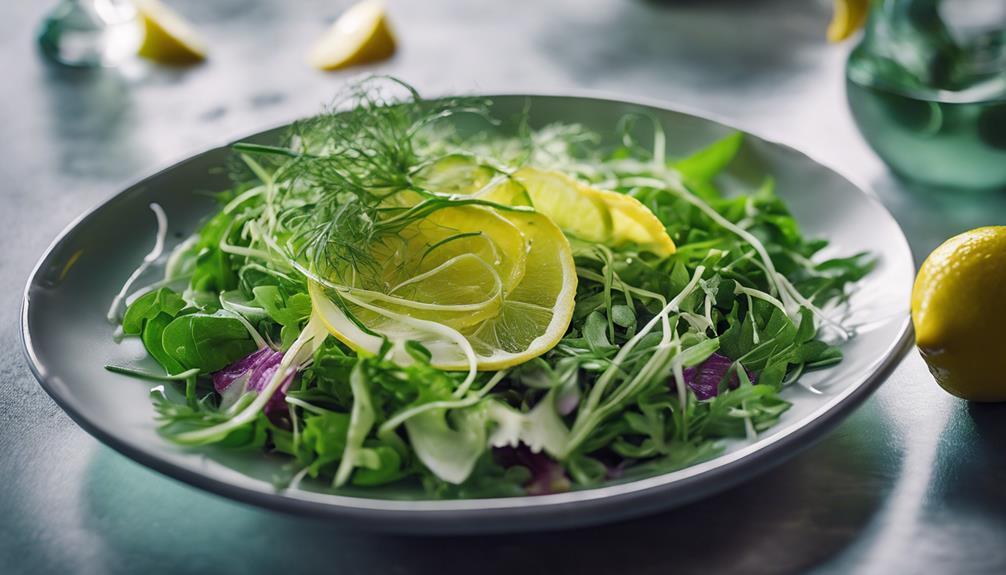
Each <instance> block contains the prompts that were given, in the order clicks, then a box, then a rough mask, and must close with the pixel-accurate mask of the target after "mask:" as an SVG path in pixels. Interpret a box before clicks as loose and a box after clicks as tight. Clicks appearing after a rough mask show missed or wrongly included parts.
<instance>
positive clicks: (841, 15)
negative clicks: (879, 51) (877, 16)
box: [828, 0, 870, 42]
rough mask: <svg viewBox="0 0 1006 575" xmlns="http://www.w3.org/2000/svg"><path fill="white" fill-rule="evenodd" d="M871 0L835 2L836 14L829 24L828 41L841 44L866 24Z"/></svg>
mask: <svg viewBox="0 0 1006 575" xmlns="http://www.w3.org/2000/svg"><path fill="white" fill-rule="evenodd" d="M869 11H870V0H835V13H834V15H833V16H832V18H831V23H830V24H828V41H830V42H841V41H842V40H845V39H846V38H848V37H849V36H852V35H853V34H855V33H856V30H859V28H860V27H861V26H862V25H863V23H864V22H866V16H867V14H869Z"/></svg>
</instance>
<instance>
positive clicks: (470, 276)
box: [309, 206, 576, 370]
mask: <svg viewBox="0 0 1006 575" xmlns="http://www.w3.org/2000/svg"><path fill="white" fill-rule="evenodd" d="M494 218H498V220H499V221H497V222H496V223H492V222H493V221H494ZM430 219H433V220H434V221H428V220H430ZM503 222H505V223H503ZM511 230H516V231H517V232H519V234H520V238H521V246H523V247H522V248H521V249H522V250H523V254H524V255H523V257H522V258H521V261H520V262H513V263H511V264H508V263H507V262H508V258H513V250H512V247H513V242H514V240H513V237H512V231H511ZM410 234H411V237H408V238H407V239H406V240H404V244H403V246H404V248H403V249H404V250H405V251H404V252H397V251H396V253H400V254H401V255H402V256H403V257H402V258H401V259H400V260H395V259H394V258H391V259H388V260H387V261H397V263H398V264H400V265H401V266H402V268H403V269H411V270H421V269H424V268H426V267H429V266H433V267H432V268H431V269H432V270H437V271H436V273H435V274H431V275H430V276H427V278H430V281H426V280H425V279H424V280H420V281H421V283H423V285H422V289H420V290H417V292H416V293H412V294H406V293H404V292H402V290H403V287H402V286H400V285H399V286H394V287H393V288H392V289H391V290H390V291H392V292H396V293H398V292H402V296H403V299H408V298H407V297H405V296H406V295H408V296H409V297H413V298H414V297H417V294H418V293H419V292H421V293H423V296H422V297H423V298H425V299H424V300H423V303H427V302H435V303H436V304H437V305H440V306H442V309H441V310H439V312H438V313H436V314H434V313H427V311H428V310H421V309H418V308H417V307H416V306H415V305H414V303H409V304H407V305H403V304H402V302H397V306H396V305H389V303H390V302H386V301H382V299H381V297H379V296H378V297H375V296H373V293H375V292H376V290H370V291H368V292H367V293H361V292H360V291H359V290H356V289H353V288H346V287H343V288H335V289H331V288H329V289H326V288H325V287H323V286H322V285H320V284H318V283H316V282H311V283H310V286H309V292H310V294H311V300H312V304H313V306H314V309H315V312H316V313H318V315H319V317H320V318H321V319H322V321H323V322H324V323H325V325H326V326H327V327H328V329H329V331H330V332H331V333H332V334H333V335H334V336H336V337H337V338H339V339H340V340H341V341H343V342H344V343H345V344H346V345H348V346H350V347H351V348H353V349H356V350H357V351H362V352H367V353H374V354H376V353H378V352H379V351H380V350H381V347H382V345H383V344H384V338H385V337H386V338H387V340H388V341H390V342H392V343H393V347H392V350H391V355H392V358H393V359H394V360H395V361H398V362H404V363H408V362H409V361H411V358H410V356H409V354H408V350H407V349H406V342H408V341H415V342H418V343H420V344H422V345H423V346H424V347H426V349H427V350H429V351H430V353H431V354H432V356H431V359H430V362H431V364H432V365H434V366H435V367H438V368H440V369H445V370H465V369H469V367H470V365H471V363H470V362H471V361H472V360H473V359H474V361H475V362H476V365H477V367H478V369H482V370H487V369H488V370H494V369H504V368H506V367H510V366H513V365H517V364H520V363H523V362H525V361H528V360H530V359H532V358H534V357H537V356H539V355H541V354H543V353H545V352H546V351H548V350H549V349H551V348H552V347H554V346H555V344H556V343H558V341H559V340H560V339H561V338H562V336H563V335H564V334H565V332H566V329H567V328H568V327H569V322H570V319H571V318H572V315H573V303H574V296H575V294H576V269H575V267H574V264H573V256H572V251H571V249H570V246H569V242H568V241H567V240H566V237H565V236H564V235H563V233H562V231H561V230H560V229H559V228H558V227H557V226H556V225H555V224H554V223H553V222H552V221H551V220H550V219H549V218H548V217H546V216H544V215H542V214H541V213H538V212H534V211H530V210H515V211H502V210H495V209H492V208H485V207H476V206H460V207H451V208H444V209H441V210H438V211H437V212H434V214H433V215H431V216H430V218H427V219H425V220H422V222H420V225H417V226H416V229H415V230H410V231H406V232H405V233H404V234H403V235H410ZM451 237H453V238H458V239H455V240H451V241H446V242H445V241H444V239H447V238H451ZM477 238H481V240H479V239H477ZM486 240H488V241H489V242H490V243H491V244H492V246H493V247H492V249H483V248H480V247H478V246H477V243H476V242H478V241H483V242H485V241H486ZM468 242H471V243H469V244H468V245H467V246H465V244H466V243H468ZM419 244H428V246H427V247H428V248H429V246H434V247H433V249H432V250H428V251H421V250H418V249H416V247H417V246H418V245H419ZM436 244H439V245H436ZM451 244H454V246H453V247H451V248H450V249H448V246H451ZM438 249H444V250H445V253H444V254H441V255H439V256H430V255H426V256H425V257H424V256H423V255H422V254H423V253H426V254H432V253H435V252H436V251H437V250H438ZM451 250H454V251H458V252H463V253H460V254H459V255H452V251H451ZM476 254H478V255H476ZM431 257H434V259H433V260H430V258H431ZM462 257H466V258H476V259H478V260H480V261H481V263H482V264H484V265H485V266H487V267H488V268H491V269H493V270H495V271H496V275H497V277H500V282H501V284H502V283H505V282H504V279H503V278H507V277H511V278H512V277H517V278H518V280H517V281H516V283H515V284H514V285H513V286H512V287H511V288H510V289H509V290H504V292H503V295H502V297H501V299H500V300H499V305H498V307H494V308H492V313H486V314H484V317H482V316H480V317H478V318H477V319H478V321H477V322H465V321H462V320H461V318H452V317H450V316H449V315H444V314H443V313H441V312H449V313H455V312H460V311H461V310H460V308H457V307H454V306H462V305H471V304H472V303H473V302H472V301H470V300H471V299H473V298H474V297H475V295H476V293H478V289H479V287H480V286H481V287H482V288H484V289H485V291H486V292H489V291H490V289H491V288H490V287H489V284H488V283H485V279H478V278H479V277H480V275H479V274H477V273H474V270H475V269H476V267H475V266H474V264H473V265H472V267H470V268H469V267H464V268H462V267H454V266H455V264H453V263H452V262H455V261H458V258H462ZM436 258H440V259H443V258H446V259H445V260H444V261H443V262H440V263H437V261H438V259H436ZM513 267H520V268H521V270H520V273H519V274H516V273H515V272H514V271H513V269H512V268H513ZM408 273H411V272H402V275H403V276H404V275H408ZM424 273H428V272H424ZM433 275H435V276H436V278H435V280H433V279H432V278H433ZM481 277H483V278H484V277H486V276H481ZM480 282H481V283H480ZM465 286H468V287H467V288H466V287H465ZM405 287H408V286H405ZM468 288H471V289H468ZM376 293H380V292H376ZM483 299H485V298H483ZM474 303H479V302H474ZM485 309H490V308H488V307H484V308H483V307H479V308H478V312H479V313H482V312H483V311H484V310H485ZM452 319H457V321H452Z"/></svg>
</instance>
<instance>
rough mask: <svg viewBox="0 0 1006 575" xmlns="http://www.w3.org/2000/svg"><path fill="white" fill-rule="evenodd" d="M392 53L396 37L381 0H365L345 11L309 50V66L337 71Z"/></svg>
mask: <svg viewBox="0 0 1006 575" xmlns="http://www.w3.org/2000/svg"><path fill="white" fill-rule="evenodd" d="M394 52H395V36H394V34H392V32H391V27H390V26H389V25H388V19H387V17H386V15H385V10H384V2H382V1H381V0H364V1H363V2H360V3H358V4H354V5H353V6H352V7H350V8H349V10H346V12H344V13H343V14H342V16H340V17H339V19H338V20H336V21H335V23H334V24H332V27H331V28H330V29H329V30H328V32H327V33H326V34H325V36H324V37H322V38H321V40H319V41H318V43H317V44H315V46H314V49H313V50H312V51H311V55H310V62H311V65H312V66H315V67H316V68H320V69H322V70H338V69H340V68H345V67H348V66H354V65H357V64H366V63H369V62H376V61H378V60H383V59H385V58H388V57H390V56H391V55H392V54H394Z"/></svg>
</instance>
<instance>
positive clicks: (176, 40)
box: [133, 0, 206, 64]
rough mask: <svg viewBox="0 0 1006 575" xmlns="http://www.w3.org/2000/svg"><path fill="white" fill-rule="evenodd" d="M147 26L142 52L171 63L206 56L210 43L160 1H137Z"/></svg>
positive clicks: (145, 26)
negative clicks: (207, 44) (207, 43)
mask: <svg viewBox="0 0 1006 575" xmlns="http://www.w3.org/2000/svg"><path fill="white" fill-rule="evenodd" d="M133 3H134V5H135V6H136V11H137V14H138V16H139V18H140V22H141V24H142V25H143V40H142V42H141V43H140V48H139V50H138V52H137V53H138V54H139V55H140V56H142V57H144V58H147V59H149V60H154V61H156V62H164V63H167V64H186V63H192V62H198V61H200V60H205V59H206V43H205V42H204V41H203V39H202V38H201V37H200V36H199V34H198V33H197V32H196V31H195V29H194V28H193V27H192V26H191V25H190V24H189V23H188V22H186V21H185V20H184V19H183V18H182V17H181V16H179V15H178V14H176V13H175V12H174V11H172V10H171V9H170V8H168V7H167V6H165V5H164V4H162V3H161V2H160V1H159V0H133Z"/></svg>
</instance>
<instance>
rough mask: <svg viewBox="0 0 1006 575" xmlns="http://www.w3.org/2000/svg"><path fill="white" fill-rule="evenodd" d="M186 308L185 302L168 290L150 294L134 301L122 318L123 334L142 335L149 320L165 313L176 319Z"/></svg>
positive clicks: (163, 289)
mask: <svg viewBox="0 0 1006 575" xmlns="http://www.w3.org/2000/svg"><path fill="white" fill-rule="evenodd" d="M184 308H185V300H183V299H182V298H181V296H179V295H178V294H176V293H175V292H173V291H171V290H170V289H168V288H160V289H157V290H154V291H152V292H148V293H146V294H144V295H142V296H140V297H138V298H136V301H134V302H133V303H132V304H130V306H129V307H128V308H127V309H126V314H125V315H124V316H123V317H122V332H123V333H125V334H126V335H140V333H141V332H142V331H143V324H144V322H146V321H147V320H150V319H153V318H155V317H157V316H158V315H159V314H161V313H164V314H167V315H168V316H169V317H175V316H176V315H178V312H180V311H182V309H184Z"/></svg>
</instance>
